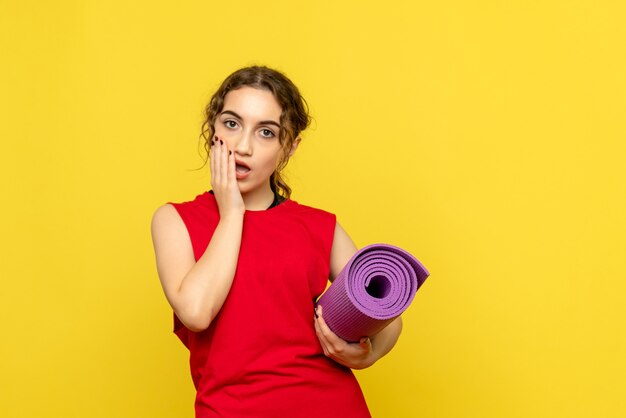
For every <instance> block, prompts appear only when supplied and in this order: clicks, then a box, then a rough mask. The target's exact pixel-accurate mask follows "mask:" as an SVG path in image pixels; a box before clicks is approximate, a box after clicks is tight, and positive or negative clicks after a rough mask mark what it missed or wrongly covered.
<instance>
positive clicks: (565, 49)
mask: <svg viewBox="0 0 626 418" xmlns="http://www.w3.org/2000/svg"><path fill="white" fill-rule="evenodd" d="M297 3H299V2H294V1H291V0H290V1H286V0H285V1H280V2H258V1H236V2H228V1H224V2H219V4H218V2H208V1H185V2H177V3H176V5H174V3H171V2H154V1H141V2H127V1H121V0H117V1H80V2H79V1H63V2H58V1H55V2H52V1H49V2H43V1H20V2H17V1H13V2H9V1H3V2H2V4H1V5H0V49H1V52H0V57H1V58H0V59H1V60H2V65H0V91H1V93H0V97H1V99H0V112H1V115H2V116H1V117H0V118H1V120H2V122H1V124H0V138H1V141H2V151H1V152H0V170H1V172H0V181H1V184H0V186H1V190H2V217H1V219H2V227H1V232H2V241H1V243H0V246H1V255H2V260H3V262H2V267H1V270H0V271H1V276H2V282H1V283H2V290H1V295H2V298H1V299H2V300H1V302H0V317H1V318H2V321H3V322H2V324H3V326H2V337H1V338H2V340H1V341H2V342H1V343H0V416H2V417H5V418H9V417H90V418H97V417H133V418H134V417H183V416H192V410H193V395H194V393H193V387H192V384H191V380H190V377H189V372H188V369H187V353H186V351H185V349H184V347H183V346H182V344H180V342H179V341H178V340H177V339H176V337H175V336H174V334H172V333H171V325H172V324H171V311H170V309H169V307H168V305H167V302H166V300H165V297H164V296H163V294H162V291H161V288H160V285H159V282H158V278H157V275H156V268H155V262H154V255H153V250H152V243H151V238H150V218H151V215H152V213H153V211H154V209H155V208H156V207H157V206H159V205H161V204H162V203H164V202H166V201H168V200H178V201H182V200H188V199H190V198H193V197H194V196H195V195H196V194H198V193H200V192H202V191H204V190H207V188H208V187H209V177H208V167H207V168H206V169H204V170H202V171H191V169H193V168H195V167H198V166H199V165H200V164H201V160H200V157H199V155H198V151H197V136H198V134H199V127H200V122H201V111H202V107H203V106H204V104H205V102H206V101H207V99H208V98H209V97H210V95H211V94H212V92H213V91H214V89H215V88H216V87H217V86H218V84H219V83H220V82H221V80H222V79H223V78H224V77H225V76H226V75H228V74H229V73H230V72H232V71H234V70H235V69H237V68H239V67H241V66H244V65H248V64H265V65H269V66H272V67H275V68H278V69H280V70H282V71H284V72H285V73H286V74H287V75H288V76H290V77H291V78H292V79H293V80H294V81H295V82H296V84H297V85H298V86H299V87H300V88H301V90H302V92H303V94H304V95H305V97H306V98H307V100H308V102H309V103H310V105H311V110H312V112H313V115H314V117H315V120H316V122H315V123H314V125H313V126H312V128H311V129H310V130H309V131H307V135H306V136H305V142H303V145H302V146H301V147H300V149H299V150H298V153H297V154H296V156H295V159H294V160H293V161H292V163H290V170H289V175H290V179H291V185H292V186H293V188H294V190H295V193H294V196H293V197H294V199H295V200H297V201H299V202H301V203H305V204H309V205H313V206H318V207H321V208H324V209H327V210H330V211H333V212H335V213H337V215H338V218H339V220H340V222H341V223H342V224H343V225H344V227H345V228H346V230H347V231H348V232H349V233H350V234H351V235H352V237H353V238H354V240H355V241H356V243H357V245H358V246H364V245H367V244H369V243H373V242H388V243H393V244H396V245H399V246H402V247H404V248H406V249H408V250H410V251H411V252H412V253H413V254H415V255H416V256H417V257H418V258H419V259H420V260H421V261H422V262H423V263H424V264H425V265H426V266H427V267H428V269H429V270H430V271H431V273H432V274H431V277H430V278H429V279H428V280H427V282H426V284H425V285H424V287H422V288H421V289H420V291H419V293H418V295H417V297H416V299H415V302H414V303H413V305H412V306H411V307H410V308H409V310H408V311H407V312H406V313H405V315H404V324H405V326H404V331H403V334H402V336H401V338H400V341H399V343H398V345H397V346H396V348H395V349H394V350H393V351H392V352H391V353H390V354H389V355H388V357H386V358H384V359H382V360H381V361H380V362H379V363H377V364H376V365H374V366H373V367H372V368H370V369H366V370H363V371H359V372H357V376H358V378H359V381H360V382H361V384H362V387H363V389H364V391H365V394H366V397H367V400H368V403H369V405H370V407H371V410H372V412H373V414H374V416H376V417H481V418H486V417H554V416H561V417H623V416H625V415H626V401H625V400H624V399H626V398H625V396H624V394H625V393H626V384H625V381H626V378H625V377H624V376H626V360H625V357H626V356H625V353H626V326H625V325H624V324H625V320H624V318H625V315H626V304H625V303H624V294H625V291H626V281H625V280H624V279H625V278H626V274H625V273H624V271H625V268H626V262H625V260H626V221H625V215H624V214H625V213H626V198H625V196H626V186H625V183H626V181H625V179H626V163H625V161H626V145H625V139H626V135H625V134H626V129H625V128H626V123H625V120H624V116H625V112H624V109H625V108H626V107H625V105H626V103H625V101H626V100H625V98H626V83H625V80H626V78H625V76H624V74H626V58H625V55H624V45H625V44H626V33H625V29H624V28H625V25H624V21H625V18H626V13H625V6H624V3H623V2H619V1H596V2H593V1H590V0H589V1H571V0H568V1H565V0H562V1H539V2H506V1H501V2H496V1H478V2H468V1H460V0H458V1H443V2H421V3H417V2H413V1H393V2H363V1H345V2H342V1H332V2H330V1H329V2H322V3H318V2H306V4H297Z"/></svg>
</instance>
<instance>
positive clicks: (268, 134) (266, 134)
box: [261, 129, 275, 138]
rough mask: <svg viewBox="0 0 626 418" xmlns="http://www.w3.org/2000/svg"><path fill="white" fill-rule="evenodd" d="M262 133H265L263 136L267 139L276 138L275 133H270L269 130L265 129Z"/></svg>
mask: <svg viewBox="0 0 626 418" xmlns="http://www.w3.org/2000/svg"><path fill="white" fill-rule="evenodd" d="M261 132H262V133H263V136H264V137H266V138H272V137H274V136H275V135H274V132H272V131H270V130H269V129H263V130H262V131H261Z"/></svg>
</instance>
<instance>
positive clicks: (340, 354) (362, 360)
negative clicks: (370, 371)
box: [314, 305, 377, 369]
mask: <svg viewBox="0 0 626 418" xmlns="http://www.w3.org/2000/svg"><path fill="white" fill-rule="evenodd" d="M316 313H317V317H316V318H314V321H315V332H316V334H317V338H318V339H319V341H320V344H321V345H322V348H323V349H324V354H325V355H326V356H327V357H330V358H331V359H333V360H335V361H336V362H337V363H339V364H342V365H344V366H346V367H350V368H351V369H364V368H366V367H369V366H371V365H372V364H374V363H375V362H376V360H377V358H376V355H375V353H374V350H373V347H372V341H371V340H370V339H369V337H366V338H361V341H360V342H358V343H349V342H347V341H345V340H343V339H342V338H340V337H338V336H337V334H335V333H334V332H332V331H331V330H330V328H328V325H326V322H325V321H324V318H323V317H322V306H321V305H318V307H317V309H316Z"/></svg>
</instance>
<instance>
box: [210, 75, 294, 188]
mask: <svg viewBox="0 0 626 418" xmlns="http://www.w3.org/2000/svg"><path fill="white" fill-rule="evenodd" d="M281 111H282V109H281V107H280V105H279V104H278V102H277V101H276V99H275V98H274V95H273V94H272V92H270V91H267V90H261V89H256V88H252V87H248V86H244V87H241V88H239V89H237V90H231V91H230V92H228V94H226V97H225V98H224V107H223V109H222V111H221V112H220V113H219V114H218V115H217V118H216V119H215V134H216V135H217V136H218V137H219V138H220V139H222V140H224V142H225V143H226V144H227V145H228V149H229V150H232V151H233V153H234V154H235V161H236V162H237V163H241V164H238V165H237V184H238V185H239V190H240V192H241V193H242V194H244V193H247V192H249V191H251V190H258V189H262V188H264V187H267V188H268V189H269V178H270V176H271V175H272V173H273V172H274V170H275V168H276V165H277V162H278V158H279V157H280V154H281V145H280V143H279V141H278V134H279V131H280V114H281ZM243 164H245V165H246V166H247V167H248V168H249V169H248V168H245V167H242V165H243Z"/></svg>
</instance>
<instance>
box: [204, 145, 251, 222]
mask: <svg viewBox="0 0 626 418" xmlns="http://www.w3.org/2000/svg"><path fill="white" fill-rule="evenodd" d="M210 166H211V187H212V188H213V194H214V195H215V200H216V201H217V206H218V208H219V211H220V218H225V217H230V216H243V215H244V213H245V211H246V207H245V205H244V203H243V198H242V197H241V192H240V191H239V185H238V184H237V174H236V173H235V155H234V154H233V153H232V151H231V150H229V149H228V146H227V145H226V143H225V142H224V141H223V140H221V139H219V138H218V137H217V135H215V136H214V137H213V140H212V144H211V154H210Z"/></svg>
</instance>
